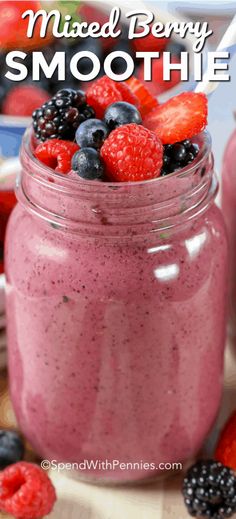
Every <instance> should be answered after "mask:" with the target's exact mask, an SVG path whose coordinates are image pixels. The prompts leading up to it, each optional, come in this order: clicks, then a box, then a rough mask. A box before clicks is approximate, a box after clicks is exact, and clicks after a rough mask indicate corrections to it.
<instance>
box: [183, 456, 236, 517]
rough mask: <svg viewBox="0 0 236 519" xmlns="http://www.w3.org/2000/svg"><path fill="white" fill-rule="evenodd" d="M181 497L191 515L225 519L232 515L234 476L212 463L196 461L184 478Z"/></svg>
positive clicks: (235, 488)
mask: <svg viewBox="0 0 236 519" xmlns="http://www.w3.org/2000/svg"><path fill="white" fill-rule="evenodd" d="M183 496H184V502H185V505H186V507H187V510H188V512H189V514H190V515H191V516H193V517H205V518H209V517H211V518H212V519H226V518H227V517H231V516H232V515H233V514H234V513H235V512H236V477H235V475H234V473H233V471H232V470H230V469H229V468H228V467H225V466H224V465H222V464H221V463H219V462H217V461H215V460H200V461H198V462H197V463H196V464H195V465H193V466H192V467H190V469H189V470H188V472H187V474H186V477H185V478H184V481H183Z"/></svg>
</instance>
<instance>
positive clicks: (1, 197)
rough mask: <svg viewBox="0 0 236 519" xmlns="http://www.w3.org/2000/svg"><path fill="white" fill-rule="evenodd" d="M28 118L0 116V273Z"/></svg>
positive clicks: (2, 267) (14, 202) (1, 271)
mask: <svg viewBox="0 0 236 519" xmlns="http://www.w3.org/2000/svg"><path fill="white" fill-rule="evenodd" d="M28 121H29V120H28V118H23V119H20V118H18V121H16V119H15V118H11V117H2V116H0V274H2V273H3V271H4V265H3V255H4V254H3V248H4V239H5V232H6V226H7V222H8V218H9V216H10V214H11V211H12V209H13V208H14V206H15V204H16V197H15V192H14V189H15V181H16V176H17V174H18V172H19V169H20V162H19V159H18V154H19V148H20V144H21V138H22V134H23V133H24V130H25V125H26V124H27V123H28Z"/></svg>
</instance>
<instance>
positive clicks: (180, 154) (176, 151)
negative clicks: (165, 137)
mask: <svg viewBox="0 0 236 519" xmlns="http://www.w3.org/2000/svg"><path fill="white" fill-rule="evenodd" d="M198 152H199V146H198V144H196V143H193V142H192V141H191V140H189V139H185V140H184V141H181V142H176V143H175V144H165V145H164V155H163V168H162V171H161V175H162V176H165V175H168V174H169V173H173V172H174V171H176V170H178V169H181V168H184V167H185V166H187V165H188V164H190V163H191V162H192V161H193V160H194V159H195V157H196V156H197V154H198Z"/></svg>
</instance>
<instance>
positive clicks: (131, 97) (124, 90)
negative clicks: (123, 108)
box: [116, 82, 140, 108]
mask: <svg viewBox="0 0 236 519" xmlns="http://www.w3.org/2000/svg"><path fill="white" fill-rule="evenodd" d="M116 87H117V88H118V90H119V92H120V93H121V95H122V100H123V101H125V102H126V103H130V104H131V105H135V106H136V107H137V108H140V102H139V99H138V97H137V95H136V94H135V93H134V92H132V90H131V88H130V86H129V85H127V84H126V83H121V82H119V83H116Z"/></svg>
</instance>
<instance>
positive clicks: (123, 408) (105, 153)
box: [6, 94, 227, 482]
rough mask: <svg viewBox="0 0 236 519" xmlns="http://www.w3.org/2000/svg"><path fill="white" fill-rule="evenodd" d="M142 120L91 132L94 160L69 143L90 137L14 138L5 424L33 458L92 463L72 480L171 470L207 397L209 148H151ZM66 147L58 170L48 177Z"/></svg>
mask: <svg viewBox="0 0 236 519" xmlns="http://www.w3.org/2000/svg"><path fill="white" fill-rule="evenodd" d="M70 95H71V94H70ZM63 96H65V94H63ZM63 96H62V97H63ZM178 97H179V98H180V99H177V98H173V100H172V101H173V102H174V105H175V104H176V103H177V104H179V103H180V104H181V103H182V102H183V98H182V97H181V96H178ZM59 98H60V96H59ZM176 99H177V101H176ZM185 101H186V102H187V99H186V98H185V97H184V102H185ZM196 101H197V102H198V101H200V102H202V98H199V97H197V98H195V94H194V98H192V99H191V104H192V106H193V104H194V102H196ZM166 104H167V103H166ZM163 106H164V105H163ZM122 108H123V107H121V109H122ZM180 108H181V107H179V106H178V109H179V110H180ZM125 109H126V113H128V114H129V116H130V117H134V115H135V117H138V116H137V114H134V111H132V109H131V108H130V107H128V108H127V106H125ZM162 109H163V107H162ZM112 110H114V106H113V107H112ZM116 110H117V107H115V112H116V114H117V111H116ZM119 110H120V107H119ZM166 110H168V104H167V108H166ZM118 112H119V113H118V115H119V117H120V118H121V117H124V114H123V112H122V113H121V111H118ZM112 113H113V115H112V116H111V118H112V117H115V116H114V111H113V112H112ZM157 115H158V114H157V113H156V114H155V118H156V117H157ZM139 116H140V114H139ZM40 117H42V115H40ZM191 118H193V114H192V113H191ZM162 119H163V113H162ZM92 120H93V119H91V121H92ZM145 120H146V119H144V122H143V124H141V122H139V123H134V122H132V121H129V123H128V124H121V125H118V126H117V128H116V129H114V130H110V129H109V130H108V131H107V133H106V130H104V129H103V127H102V125H101V121H100V123H99V124H100V127H99V128H98V126H97V125H98V123H97V122H96V119H94V126H95V127H96V136H95V141H96V145H97V142H98V138H99V140H101V138H102V136H101V132H102V130H104V132H105V133H106V135H105V133H104V135H105V137H104V142H103V143H102V144H101V145H100V147H101V152H100V155H99V154H98V152H97V151H96V152H95V150H97V149H98V147H95V146H94V148H92V151H91V147H90V146H89V147H88V146H87V147H86V146H85V147H83V146H81V139H84V138H85V139H86V138H87V139H90V141H89V143H91V139H92V138H93V131H92V132H91V133H89V131H90V130H89V129H88V126H89V125H87V133H86V137H85V135H84V133H83V131H82V129H81V128H82V124H81V125H80V126H79V128H80V131H79V132H76V140H77V143H78V145H79V146H80V148H81V149H80V151H77V150H76V151H75V148H74V146H75V143H74V142H72V141H69V144H68V145H67V148H65V146H66V145H65V141H62V140H61V142H60V144H58V142H54V139H52V140H47V139H45V141H43V142H42V143H41V144H38V143H36V144H35V140H34V139H32V132H31V131H29V132H28V133H27V135H26V136H25V139H24V142H23V147H22V157H21V160H22V168H23V169H22V176H21V180H20V184H19V187H18V190H17V196H18V200H19V204H18V206H17V207H16V209H15V210H14V212H13V215H12V217H11V221H10V225H9V229H8V235H7V246H6V250H7V313H8V343H9V366H10V379H11V395H12V400H13V404H14V409H15V412H16V415H17V419H18V421H19V424H20V427H21V429H22V431H23V432H24V434H25V435H26V436H27V438H28V439H29V441H30V442H31V443H32V445H33V447H34V448H35V449H36V451H37V452H38V453H39V454H40V455H41V456H42V457H43V458H47V459H49V460H56V461H57V462H59V461H63V462H70V463H78V464H79V463H81V462H84V460H88V461H89V462H90V463H91V462H92V466H91V465H90V468H89V467H88V465H86V466H85V469H80V468H79V470H78V474H79V476H80V477H82V478H85V479H87V480H95V481H105V482H124V481H140V480H143V479H146V478H150V477H155V476H157V475H158V473H159V474H160V472H161V465H162V464H163V463H178V462H184V461H185V460H187V459H188V458H189V457H191V456H193V455H195V454H196V452H197V451H198V450H199V448H200V447H201V445H202V443H203V441H204V439H205V437H206V435H207V434H208V432H209V431H210V429H211V427H212V425H213V423H214V420H215V418H216V415H217V411H218V407H219V402H220V397H221V389H222V369H223V352H224V343H225V326H226V315H225V306H226V305H225V302H226V289H227V284H226V272H227V241H226V236H225V229H224V223H223V219H222V216H221V213H220V210H219V209H218V208H217V207H216V206H215V204H214V197H215V194H216V192H217V181H216V179H215V176H214V173H213V161H212V155H211V151H210V139H209V136H208V135H207V134H206V133H204V132H203V133H199V135H197V136H195V137H194V139H193V140H192V141H189V140H187V137H188V134H187V135H186V122H185V128H184V129H183V128H182V130H181V127H179V129H178V138H179V141H181V143H180V142H178V145H175V143H170V144H166V143H165V142H164V149H163V146H162V144H161V140H160V138H159V137H157V136H156V133H154V132H153V131H150V130H148V129H147V128H146V127H145V126H144V124H145ZM107 121H108V119H107V116H106V114H105V122H106V125H107V127H108V128H109V123H108V122H107ZM153 121H154V114H152V117H151V122H150V120H147V122H146V124H147V125H149V124H153ZM34 126H35V128H36V125H34ZM200 126H201V128H200V129H202V123H201V125H200ZM161 128H162V142H163V141H165V135H164V133H163V132H164V130H163V128H165V123H164V122H163V123H162V127H161ZM98 130H99V133H97V132H98ZM169 130H170V125H168V132H169ZM181 131H182V133H183V132H184V131H185V133H184V134H183V139H181V138H180V137H181V136H182V134H181ZM185 135H186V139H185V140H184V137H185ZM127 136H128V137H127ZM140 136H141V137H142V138H140ZM39 137H40V135H37V138H39ZM41 137H42V135H41ZM43 137H44V136H43ZM168 139H170V140H172V139H173V135H172V137H171V135H170V133H168ZM130 144H131V146H130ZM72 145H73V146H72ZM147 145H148V148H147ZM54 146H56V151H57V160H56V162H55V157H54V155H55V154H56V152H55V149H54ZM117 146H119V147H120V148H119V150H118V160H115V158H116V156H115V154H116V153H117ZM65 149H66V150H67V151H66V154H65ZM68 150H71V155H73V158H72V167H73V171H72V172H61V171H60V169H61V168H62V167H65V162H67V161H68V154H69V151H68ZM88 150H90V151H88ZM124 150H125V154H124V153H123V152H124ZM94 152H95V153H94ZM122 154H123V155H122ZM188 154H192V155H188ZM138 156H139V159H138V160H137V157H138ZM81 157H82V158H81ZM122 157H123V161H121V158H122ZM163 157H165V158H163ZM177 159H179V160H178V161H177ZM53 160H54V163H53ZM120 161H121V162H120ZM42 162H44V163H42ZM49 162H50V164H49ZM123 162H125V168H123ZM181 162H182V167H180V163H181ZM140 163H141V166H142V169H141V168H140ZM104 164H105V165H106V169H105V168H104ZM130 164H131V165H132V167H130ZM48 165H51V168H52V167H54V169H55V168H56V169H57V172H55V171H53V169H50V168H49V167H47V166H48ZM58 168H59V171H58ZM154 168H156V169H155V170H154ZM88 171H89V173H88ZM111 172H112V173H111ZM64 173H65V174H64ZM109 174H110V175H111V176H112V178H111V176H110V177H109ZM119 174H120V181H119V180H118V175H119ZM140 174H141V176H142V178H140V179H138V175H140ZM89 175H90V177H89ZM96 175H97V177H96ZM125 175H126V178H125ZM127 175H130V176H131V177H132V180H128V181H127ZM82 177H83V178H82ZM114 177H115V179H116V181H115V182H114V180H113V179H114ZM134 177H135V178H134ZM92 178H93V180H91V179H92ZM121 178H122V179H121ZM98 180H99V181H98ZM111 180H112V181H111ZM134 180H135V181H134ZM19 237H20V239H19ZM101 462H102V463H103V465H102V466H101V465H100V463H101ZM120 464H123V465H122V466H121V465H120ZM162 471H163V468H162Z"/></svg>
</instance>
